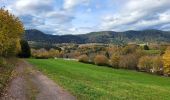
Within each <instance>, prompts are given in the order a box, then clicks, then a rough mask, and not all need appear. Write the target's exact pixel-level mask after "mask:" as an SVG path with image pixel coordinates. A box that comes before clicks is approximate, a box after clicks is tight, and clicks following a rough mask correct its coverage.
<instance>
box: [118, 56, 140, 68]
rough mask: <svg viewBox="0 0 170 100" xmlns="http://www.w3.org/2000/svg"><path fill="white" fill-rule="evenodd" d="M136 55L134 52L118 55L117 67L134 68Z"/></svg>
mask: <svg viewBox="0 0 170 100" xmlns="http://www.w3.org/2000/svg"><path fill="white" fill-rule="evenodd" d="M137 63H138V57H137V56H136V54H127V55H123V56H121V57H120V61H119V67H120V68H125V69H136V68H137Z"/></svg>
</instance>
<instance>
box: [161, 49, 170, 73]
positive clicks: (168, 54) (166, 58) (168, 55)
mask: <svg viewBox="0 0 170 100" xmlns="http://www.w3.org/2000/svg"><path fill="white" fill-rule="evenodd" d="M163 64H164V74H165V75H167V76H170V47H168V48H167V50H166V51H165V54H164V55H163Z"/></svg>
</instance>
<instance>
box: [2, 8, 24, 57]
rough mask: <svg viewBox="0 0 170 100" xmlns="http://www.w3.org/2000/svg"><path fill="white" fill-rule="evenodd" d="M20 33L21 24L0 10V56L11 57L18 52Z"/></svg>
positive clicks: (22, 31)
mask: <svg viewBox="0 0 170 100" xmlns="http://www.w3.org/2000/svg"><path fill="white" fill-rule="evenodd" d="M22 33H24V28H23V24H22V22H21V21H20V20H19V19H18V18H17V17H15V16H14V15H12V14H10V13H9V12H8V11H7V10H4V9H3V8H0V56H4V57H6V56H13V55H15V54H17V53H18V52H19V50H20V38H21V36H22Z"/></svg>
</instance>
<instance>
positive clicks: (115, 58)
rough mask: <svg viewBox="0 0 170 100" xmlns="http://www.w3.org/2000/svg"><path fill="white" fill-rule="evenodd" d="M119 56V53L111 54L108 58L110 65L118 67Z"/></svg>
mask: <svg viewBox="0 0 170 100" xmlns="http://www.w3.org/2000/svg"><path fill="white" fill-rule="evenodd" d="M119 61H120V56H119V55H112V57H111V59H110V65H111V66H112V67H114V68H118V67H119Z"/></svg>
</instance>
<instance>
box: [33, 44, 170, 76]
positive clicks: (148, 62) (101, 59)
mask: <svg viewBox="0 0 170 100" xmlns="http://www.w3.org/2000/svg"><path fill="white" fill-rule="evenodd" d="M31 51H32V56H33V57H35V58H54V57H56V58H72V59H78V61H79V62H83V63H90V64H96V65H99V66H109V67H113V68H122V69H130V70H137V71H142V72H148V73H154V74H158V75H166V76H169V75H170V56H169V54H170V49H167V46H166V45H149V46H148V45H145V44H144V45H136V44H131V45H126V46H117V45H95V44H94V45H77V44H70V45H67V46H66V45H65V46H63V47H62V50H56V49H50V50H46V49H37V50H36V49H32V50H31Z"/></svg>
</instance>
